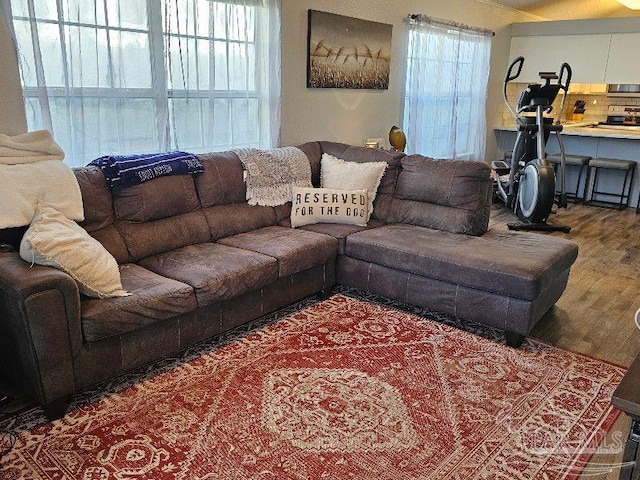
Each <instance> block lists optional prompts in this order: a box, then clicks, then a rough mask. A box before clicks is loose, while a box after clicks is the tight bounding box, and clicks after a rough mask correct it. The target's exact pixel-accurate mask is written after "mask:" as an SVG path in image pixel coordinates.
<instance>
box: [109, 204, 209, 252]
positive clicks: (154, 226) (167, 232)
mask: <svg viewBox="0 0 640 480" xmlns="http://www.w3.org/2000/svg"><path fill="white" fill-rule="evenodd" d="M116 227H117V228H118V231H119V232H120V234H121V235H122V238H123V240H124V243H125V244H126V246H127V250H128V251H129V253H130V255H131V258H132V259H133V260H134V261H136V262H137V261H138V260H139V259H141V258H144V257H149V256H151V255H156V254H158V253H163V252H169V251H171V250H175V249H176V248H180V247H184V246H186V245H195V244H198V243H204V242H208V241H209V240H210V239H211V237H210V234H209V226H208V225H207V221H206V219H205V217H204V215H203V213H202V211H201V210H198V211H195V212H191V213H185V214H182V215H176V216H175V217H169V218H162V219H160V220H153V221H149V222H142V223H140V222H123V221H118V222H116Z"/></svg>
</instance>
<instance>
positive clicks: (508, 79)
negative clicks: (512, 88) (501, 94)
mask: <svg viewBox="0 0 640 480" xmlns="http://www.w3.org/2000/svg"><path fill="white" fill-rule="evenodd" d="M516 64H518V71H517V72H516V73H515V75H513V74H512V73H511V72H512V71H513V67H515V66H516ZM523 65H524V57H523V56H522V55H520V56H519V57H517V58H516V59H514V60H513V62H511V65H509V69H508V70H507V74H506V76H505V77H504V83H509V82H512V81H513V80H515V79H516V78H518V77H519V76H520V73H521V72H522V66H523ZM565 65H566V64H565Z"/></svg>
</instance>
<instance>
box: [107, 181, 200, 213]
mask: <svg viewBox="0 0 640 480" xmlns="http://www.w3.org/2000/svg"><path fill="white" fill-rule="evenodd" d="M113 208H114V210H115V217H116V219H118V220H123V221H127V222H150V221H152V220H159V219H161V218H168V217H174V216H176V215H180V214H183V213H189V212H194V211H196V210H199V209H200V202H199V201H198V194H197V193H196V187H195V184H194V181H193V177H192V176H191V175H172V176H168V177H159V178H155V179H153V180H150V181H148V182H144V183H141V184H139V185H134V186H131V187H128V188H124V189H122V190H120V191H118V192H115V193H114V194H113Z"/></svg>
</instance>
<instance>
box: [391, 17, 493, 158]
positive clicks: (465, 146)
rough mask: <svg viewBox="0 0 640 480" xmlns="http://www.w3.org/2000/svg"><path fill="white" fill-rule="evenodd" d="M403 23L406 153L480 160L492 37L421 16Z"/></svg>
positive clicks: (482, 152) (484, 133) (484, 131)
mask: <svg viewBox="0 0 640 480" xmlns="http://www.w3.org/2000/svg"><path fill="white" fill-rule="evenodd" d="M405 23H406V58H407V64H406V83H405V101H404V110H403V112H404V114H403V117H404V118H403V128H404V131H405V133H406V136H407V151H409V152H412V153H421V154H423V155H427V156H429V157H432V158H447V159H469V160H482V159H483V158H484V149H485V142H486V119H485V101H486V96H487V81H488V78H489V55H490V52H491V35H492V33H491V32H489V31H486V30H480V29H472V28H470V27H466V26H463V25H458V24H455V23H453V22H447V21H441V20H435V19H431V18H428V17H424V16H422V15H411V16H410V17H408V18H407V20H406V22H405Z"/></svg>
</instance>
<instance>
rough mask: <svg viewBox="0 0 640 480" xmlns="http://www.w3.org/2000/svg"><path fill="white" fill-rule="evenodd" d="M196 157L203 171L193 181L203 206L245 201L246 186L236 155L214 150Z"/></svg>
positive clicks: (240, 164)
mask: <svg viewBox="0 0 640 480" xmlns="http://www.w3.org/2000/svg"><path fill="white" fill-rule="evenodd" d="M198 158H199V159H200V161H201V162H202V164H203V165H204V173H202V174H200V175H197V176H196V177H195V183H196V189H197V191H198V196H199V197H200V203H201V205H202V207H203V208H207V207H211V206H213V205H228V204H230V203H241V202H246V200H247V187H246V185H245V183H244V176H243V169H242V163H241V162H240V159H239V158H238V155H236V154H235V153H234V152H219V153H218V152H216V153H204V154H201V155H198Z"/></svg>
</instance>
